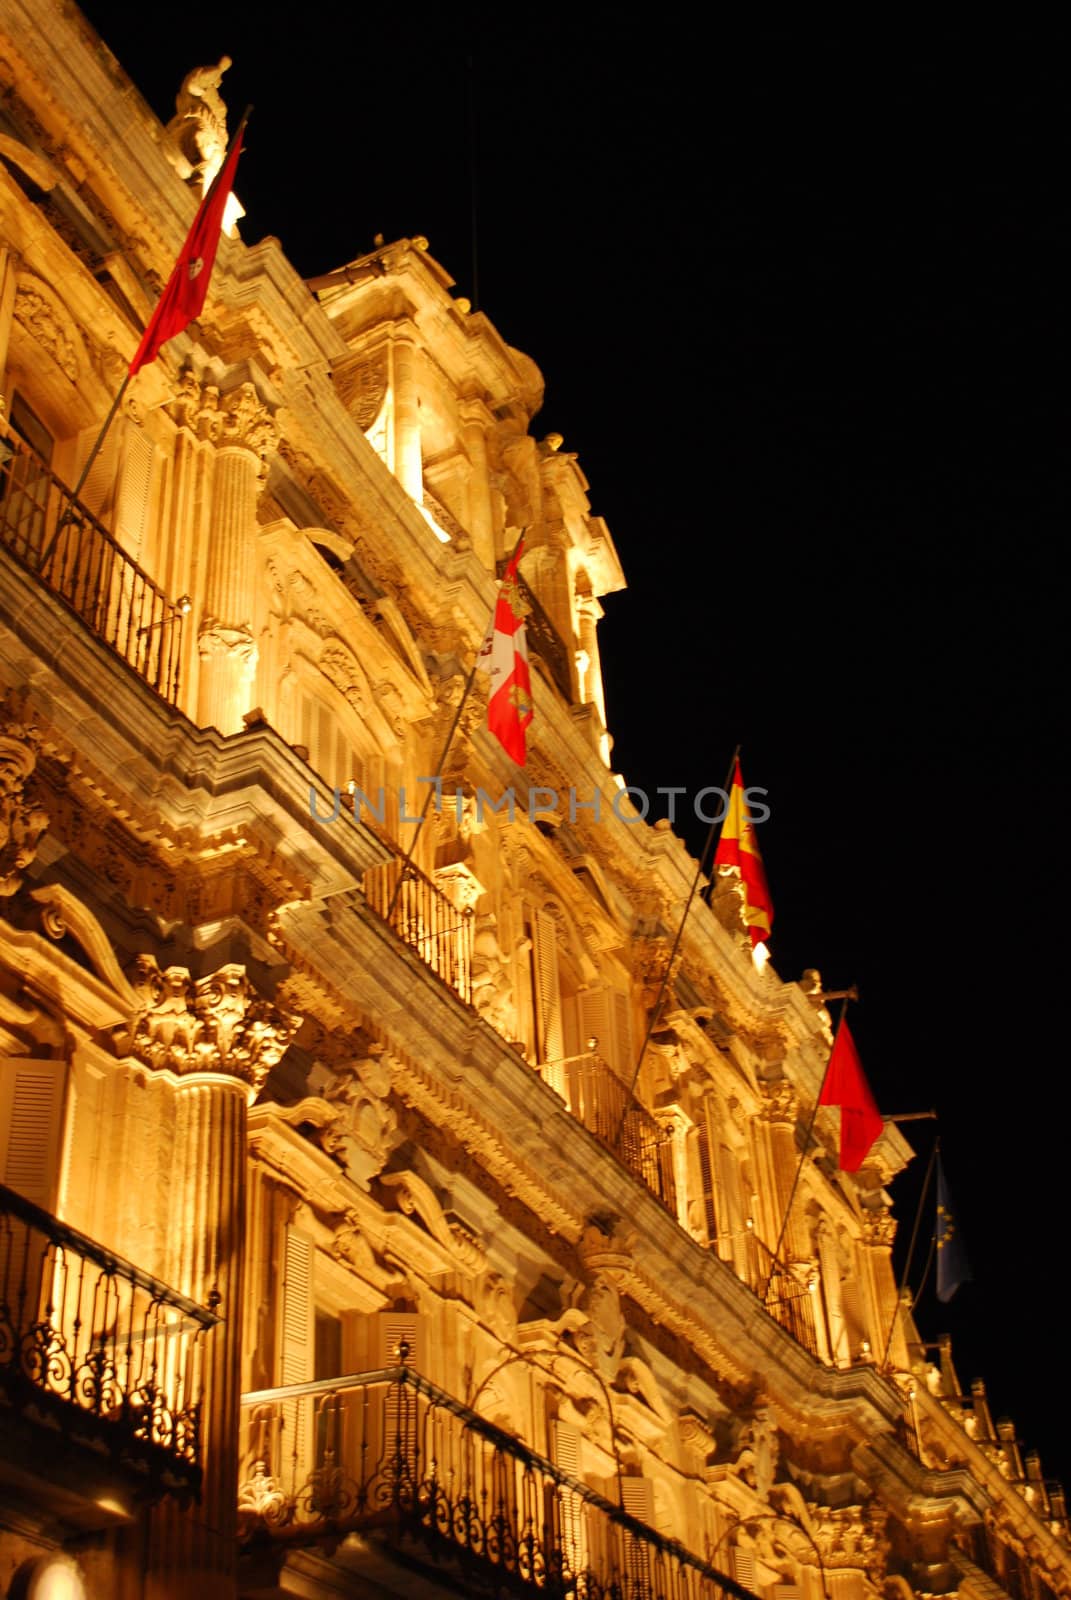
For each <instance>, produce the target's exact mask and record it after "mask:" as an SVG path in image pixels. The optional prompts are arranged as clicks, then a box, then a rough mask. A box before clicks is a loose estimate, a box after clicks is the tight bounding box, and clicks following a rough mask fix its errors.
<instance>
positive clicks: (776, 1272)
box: [753, 1234, 822, 1360]
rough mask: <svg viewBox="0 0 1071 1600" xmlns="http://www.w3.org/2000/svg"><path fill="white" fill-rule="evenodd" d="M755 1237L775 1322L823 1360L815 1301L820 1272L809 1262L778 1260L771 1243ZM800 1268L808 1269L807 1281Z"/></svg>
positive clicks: (768, 1305)
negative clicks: (802, 1278) (802, 1276)
mask: <svg viewBox="0 0 1071 1600" xmlns="http://www.w3.org/2000/svg"><path fill="white" fill-rule="evenodd" d="M753 1237H754V1243H755V1247H756V1249H757V1251H758V1253H759V1256H760V1258H761V1262H762V1265H761V1270H760V1272H759V1282H760V1284H765V1285H766V1290H765V1293H766V1310H767V1311H768V1312H769V1313H770V1316H771V1317H773V1319H774V1321H775V1322H779V1323H780V1324H781V1327H782V1328H784V1329H785V1331H786V1332H787V1333H790V1334H791V1335H792V1337H793V1339H795V1341H796V1343H797V1344H798V1345H802V1347H803V1349H804V1350H806V1351H807V1352H808V1354H809V1355H812V1356H814V1357H815V1358H816V1359H817V1360H821V1359H822V1357H821V1355H820V1352H819V1349H818V1333H817V1326H816V1316H815V1305H816V1302H817V1298H818V1291H819V1288H820V1287H821V1285H820V1281H819V1278H818V1275H817V1273H816V1272H815V1270H814V1268H813V1267H811V1266H810V1265H809V1264H808V1263H797V1264H795V1265H793V1264H792V1263H791V1262H785V1261H780V1260H778V1258H777V1257H776V1256H775V1255H774V1253H773V1251H772V1250H771V1249H770V1247H769V1245H767V1244H765V1243H764V1242H763V1240H762V1239H760V1238H759V1237H758V1235H757V1234H756V1235H753ZM800 1272H806V1274H807V1281H806V1282H803V1281H801V1279H800V1277H799V1273H800ZM767 1279H768V1280H769V1281H768V1282H767ZM812 1283H813V1284H814V1288H813V1289H812V1288H811V1284H812Z"/></svg>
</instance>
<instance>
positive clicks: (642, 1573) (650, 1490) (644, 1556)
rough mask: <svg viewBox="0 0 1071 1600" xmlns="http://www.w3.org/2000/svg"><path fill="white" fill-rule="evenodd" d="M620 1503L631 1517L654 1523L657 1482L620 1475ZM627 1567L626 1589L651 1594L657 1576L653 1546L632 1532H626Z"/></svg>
mask: <svg viewBox="0 0 1071 1600" xmlns="http://www.w3.org/2000/svg"><path fill="white" fill-rule="evenodd" d="M621 1506H622V1509H623V1510H624V1511H627V1512H628V1514H629V1516H630V1517H635V1518H636V1520H637V1521H638V1522H642V1523H644V1524H645V1525H646V1526H647V1527H648V1528H653V1527H654V1518H655V1508H654V1484H653V1483H652V1482H651V1481H650V1479H648V1478H643V1477H640V1476H639V1475H633V1474H626V1475H625V1476H624V1477H622V1479H621ZM624 1547H625V1548H624V1569H625V1573H626V1575H627V1592H628V1593H629V1594H632V1593H633V1592H635V1593H637V1594H649V1593H652V1592H653V1590H652V1588H651V1585H652V1581H653V1579H654V1572H653V1563H652V1559H651V1557H652V1546H651V1545H650V1544H649V1543H648V1542H647V1540H645V1539H640V1538H637V1536H636V1535H635V1534H633V1533H626V1534H625V1535H624Z"/></svg>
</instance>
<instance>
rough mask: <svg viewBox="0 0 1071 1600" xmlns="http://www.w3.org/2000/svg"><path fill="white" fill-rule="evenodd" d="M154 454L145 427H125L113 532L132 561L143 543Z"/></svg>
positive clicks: (138, 558) (139, 557)
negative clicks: (125, 432)
mask: <svg viewBox="0 0 1071 1600" xmlns="http://www.w3.org/2000/svg"><path fill="white" fill-rule="evenodd" d="M155 454H156V449H155V446H154V445H153V442H152V440H151V439H150V438H149V437H148V435H147V434H146V433H145V431H144V429H142V428H136V427H128V429H127V434H126V438H125V440H124V442H123V464H122V468H121V470H120V473H119V492H118V494H117V495H116V507H115V536H116V538H117V539H118V541H119V543H120V544H121V545H122V546H123V548H124V549H125V550H128V551H129V552H130V554H131V555H132V556H133V557H134V559H135V561H140V560H141V557H142V554H143V551H144V547H145V534H146V531H147V528H148V522H149V492H150V490H151V488H152V468H153V457H154V456H155Z"/></svg>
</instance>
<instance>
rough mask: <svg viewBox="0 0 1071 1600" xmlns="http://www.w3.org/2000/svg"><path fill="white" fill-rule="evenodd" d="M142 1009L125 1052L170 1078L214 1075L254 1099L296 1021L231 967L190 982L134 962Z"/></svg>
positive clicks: (176, 971)
mask: <svg viewBox="0 0 1071 1600" xmlns="http://www.w3.org/2000/svg"><path fill="white" fill-rule="evenodd" d="M128 975H129V978H130V982H131V984H132V985H133V988H134V990H135V992H136V993H137V995H138V998H139V1001H140V1002H141V1005H142V1008H143V1009H142V1012H141V1015H140V1016H139V1017H138V1018H137V1021H136V1023H135V1025H134V1035H133V1039H132V1041H131V1047H130V1048H131V1054H132V1055H134V1056H136V1057H137V1058H138V1060H139V1061H143V1062H144V1063H145V1065H146V1066H149V1067H152V1068H154V1069H155V1070H160V1069H164V1068H166V1069H168V1070H170V1071H171V1072H176V1073H187V1072H219V1073H223V1074H225V1075H226V1076H228V1077H234V1078H239V1079H240V1080H241V1081H242V1082H243V1083H247V1084H249V1085H250V1086H251V1087H252V1088H253V1089H254V1090H255V1091H257V1092H258V1093H259V1091H260V1089H261V1087H262V1085H263V1083H264V1080H265V1078H266V1077H267V1075H268V1073H269V1072H270V1071H271V1069H272V1067H274V1066H275V1065H276V1063H277V1062H278V1061H279V1060H281V1058H282V1056H283V1054H284V1052H285V1050H286V1048H287V1046H288V1045H289V1043H290V1041H291V1039H292V1038H293V1036H294V1034H295V1033H296V1032H297V1029H298V1027H299V1026H300V1023H301V1018H300V1017H295V1016H291V1015H288V1014H287V1013H285V1012H283V1011H280V1010H279V1009H278V1008H277V1007H276V1006H274V1005H272V1003H271V1002H270V1001H268V1000H265V999H263V998H262V997H261V996H260V995H258V994H257V992H256V990H255V989H254V987H253V985H252V983H251V982H250V981H249V979H248V977H247V976H246V972H245V968H244V967H243V966H241V965H239V964H238V963H236V962H231V963H229V964H228V965H227V966H224V967H220V968H219V970H218V971H217V972H213V973H211V974H210V975H209V976H208V977H205V978H198V979H193V978H191V977H190V974H189V972H188V970H187V969H186V968H185V967H167V968H166V969H165V970H163V971H161V970H160V968H159V966H158V965H157V963H156V959H155V957H154V956H149V955H143V956H139V957H138V959H137V961H136V962H135V963H134V964H133V967H132V968H131V970H130V972H129V974H128Z"/></svg>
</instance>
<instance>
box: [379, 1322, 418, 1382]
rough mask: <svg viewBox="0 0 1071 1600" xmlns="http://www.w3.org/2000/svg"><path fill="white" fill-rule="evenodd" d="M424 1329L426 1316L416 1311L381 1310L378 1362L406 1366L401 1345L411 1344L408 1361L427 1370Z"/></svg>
mask: <svg viewBox="0 0 1071 1600" xmlns="http://www.w3.org/2000/svg"><path fill="white" fill-rule="evenodd" d="M424 1332H425V1330H424V1318H423V1317H422V1316H419V1315H418V1314H417V1313H416V1312H415V1311H379V1312H377V1313H376V1366H377V1367H400V1366H402V1365H403V1362H402V1357H401V1354H400V1352H399V1346H400V1345H403V1344H407V1345H408V1346H409V1350H408V1353H407V1355H406V1358H405V1362H404V1365H405V1366H407V1367H412V1368H413V1369H414V1371H416V1372H424Z"/></svg>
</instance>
